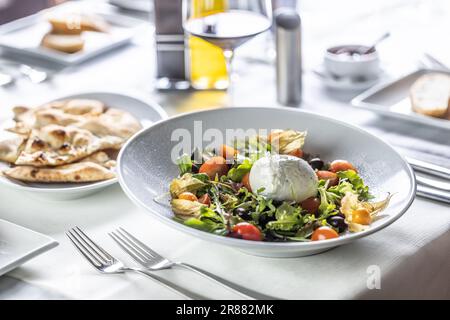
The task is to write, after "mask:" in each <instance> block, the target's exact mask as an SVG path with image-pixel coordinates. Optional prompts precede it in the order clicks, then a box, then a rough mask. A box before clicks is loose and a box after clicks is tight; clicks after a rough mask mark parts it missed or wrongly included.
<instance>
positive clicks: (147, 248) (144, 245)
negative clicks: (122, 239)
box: [119, 227, 164, 259]
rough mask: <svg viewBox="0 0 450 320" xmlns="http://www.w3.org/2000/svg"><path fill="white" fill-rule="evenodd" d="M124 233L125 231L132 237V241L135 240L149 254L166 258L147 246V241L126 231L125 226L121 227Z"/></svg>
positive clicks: (157, 257)
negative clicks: (144, 241)
mask: <svg viewBox="0 0 450 320" xmlns="http://www.w3.org/2000/svg"><path fill="white" fill-rule="evenodd" d="M119 230H120V231H122V233H124V234H125V235H126V236H128V238H130V239H131V240H132V241H134V242H135V243H136V244H137V245H138V246H139V247H141V249H143V250H145V251H146V252H147V253H148V254H150V255H152V256H153V257H154V258H156V259H164V257H163V256H162V255H160V254H159V253H157V252H155V251H154V250H152V249H151V248H150V247H149V246H147V245H146V244H145V243H143V242H142V241H140V240H139V239H137V238H136V237H134V236H133V235H132V234H130V233H129V232H128V231H126V230H125V229H124V228H122V227H120V228H119Z"/></svg>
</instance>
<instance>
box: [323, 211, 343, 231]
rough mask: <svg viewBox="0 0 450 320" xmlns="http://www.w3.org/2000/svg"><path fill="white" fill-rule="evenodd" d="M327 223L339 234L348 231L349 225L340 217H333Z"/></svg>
mask: <svg viewBox="0 0 450 320" xmlns="http://www.w3.org/2000/svg"><path fill="white" fill-rule="evenodd" d="M327 222H328V223H329V224H330V225H331V226H332V227H333V228H336V229H337V230H338V232H339V233H341V232H344V231H345V230H347V223H345V219H344V218H342V217H340V216H337V215H336V216H331V217H329V218H328V219H327Z"/></svg>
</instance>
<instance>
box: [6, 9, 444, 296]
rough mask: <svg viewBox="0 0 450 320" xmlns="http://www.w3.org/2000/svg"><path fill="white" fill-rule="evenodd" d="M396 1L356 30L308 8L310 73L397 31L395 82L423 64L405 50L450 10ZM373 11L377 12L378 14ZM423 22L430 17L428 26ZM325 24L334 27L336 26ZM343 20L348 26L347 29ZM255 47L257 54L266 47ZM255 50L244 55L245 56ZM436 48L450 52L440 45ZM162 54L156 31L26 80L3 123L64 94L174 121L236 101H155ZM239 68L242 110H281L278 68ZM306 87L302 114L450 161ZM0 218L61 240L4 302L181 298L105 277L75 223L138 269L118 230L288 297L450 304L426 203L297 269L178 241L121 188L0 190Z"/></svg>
mask: <svg viewBox="0 0 450 320" xmlns="http://www.w3.org/2000/svg"><path fill="white" fill-rule="evenodd" d="M397 2H398V3H397V4H396V6H394V7H391V8H390V9H386V10H385V11H381V10H380V11H379V12H378V11H377V12H376V14H372V15H367V16H364V13H361V15H360V16H358V17H352V21H353V23H354V24H353V25H351V24H349V23H348V21H347V20H345V19H344V20H343V19H342V18H340V17H339V16H338V15H335V16H337V17H338V18H337V19H335V20H334V23H335V24H336V25H335V26H334V27H333V26H331V21H332V20H330V19H329V14H331V12H332V9H333V8H332V9H330V10H329V11H327V10H323V11H322V10H321V8H311V7H308V5H311V6H312V4H309V3H305V4H304V7H305V12H304V23H303V25H304V32H305V38H304V39H305V42H304V47H305V66H306V68H307V69H310V68H311V67H313V66H314V65H315V64H316V63H317V62H318V59H319V58H320V52H321V50H322V48H323V47H324V46H326V45H329V44H332V43H334V42H341V41H345V40H346V39H351V38H350V36H352V40H354V41H358V39H359V40H361V41H364V40H365V42H367V41H370V40H367V38H369V37H370V39H372V38H375V37H376V36H377V35H378V34H380V33H381V32H383V31H384V30H385V28H390V30H391V31H392V32H393V36H392V38H391V39H389V40H388V41H386V43H385V44H384V45H383V47H382V48H380V50H381V51H382V53H383V54H384V55H383V57H384V58H385V62H386V65H387V66H389V72H390V73H391V74H392V75H395V74H401V73H403V72H405V71H408V70H410V69H412V68H414V63H415V59H416V57H417V55H414V54H407V55H405V54H401V52H402V51H406V52H414V53H417V52H418V51H417V49H418V48H417V47H418V44H417V43H418V40H416V41H414V42H409V39H410V38H411V37H412V35H411V34H412V33H414V34H415V36H416V37H418V38H419V35H422V36H423V35H426V34H427V33H426V31H425V30H424V29H423V28H424V26H431V23H430V21H434V23H433V25H432V26H433V27H432V28H431V29H429V30H431V31H428V32H433V30H434V29H433V28H436V26H440V27H442V25H444V26H445V24H444V23H445V22H444V21H443V20H445V19H443V18H442V17H445V10H448V11H447V14H448V13H449V11H450V9H449V8H447V7H446V6H445V5H444V1H440V2H438V1H437V2H436V3H438V4H439V5H441V6H442V7H441V8H438V9H435V8H434V7H430V8H428V7H425V9H424V11H417V8H422V7H421V6H424V4H423V2H414V3H413V4H406V2H405V1H400V0H398V1H397ZM331 3H333V1H331ZM352 4H355V3H354V2H352V1H345V2H343V3H342V5H343V6H344V7H345V6H347V5H348V6H350V5H352ZM384 5H386V3H384ZM444 9H445V10H444ZM367 10H368V12H370V8H368V9H367ZM443 10H444V13H442V11H443ZM319 12H322V14H319ZM423 12H425V13H427V14H428V16H426V17H422V14H423ZM417 16H420V17H422V18H423V20H417V19H416V20H415V21H416V23H417V24H418V25H417V26H416V28H415V29H414V30H413V31H412V28H413V26H414V25H413V24H411V23H410V22H411V21H410V19H411V20H414V19H415V18H417ZM367 17H368V18H367ZM425 18H426V19H427V20H426V21H425ZM438 18H440V19H438ZM319 21H321V22H322V23H328V24H330V26H329V27H328V28H325V27H324V25H321V24H320V23H319ZM342 21H346V22H345V25H342ZM354 26H357V28H356V27H354ZM325 30H328V31H327V32H325ZM330 30H334V31H333V32H331V31H330ZM447 30H449V29H447ZM308 32H309V33H308ZM256 42H257V41H256ZM253 45H254V46H255V47H257V44H256V43H254V44H253ZM251 46H252V45H250V44H249V45H248V46H247V48H242V50H241V53H240V54H241V57H242V56H244V55H245V54H246V52H248V50H249V47H251ZM437 48H438V49H439V48H440V44H439V43H438V44H437ZM408 50H410V51H408ZM153 51H154V50H153V40H152V35H151V30H150V28H149V32H148V33H147V34H142V35H140V36H139V37H138V38H137V39H136V40H135V43H134V44H133V45H131V46H128V47H126V48H123V49H120V50H117V51H115V52H113V53H111V54H108V55H107V56H105V57H103V58H100V59H96V60H93V61H90V62H88V63H86V64H84V65H82V66H80V67H79V68H76V69H72V70H67V71H65V72H63V73H61V74H59V75H58V76H56V78H55V79H54V81H52V82H51V83H45V84H41V85H32V84H30V83H29V82H27V81H26V80H25V79H23V80H21V81H20V82H19V84H18V85H17V86H16V87H14V88H11V89H7V90H5V89H0V101H2V105H1V106H0V120H4V119H5V118H7V117H8V116H9V114H8V112H7V110H8V109H9V108H10V107H12V106H13V105H14V104H17V103H27V102H28V103H33V101H45V100H46V99H48V98H51V97H52V96H54V95H55V94H57V95H62V94H65V93H69V92H74V91H77V90H80V91H81V90H83V91H84V90H88V89H89V90H101V89H102V88H103V89H105V88H106V89H108V90H117V91H119V92H120V91H123V90H124V89H126V90H128V91H129V90H130V89H131V90H134V91H136V92H139V93H140V94H146V95H148V96H149V97H152V98H154V99H155V100H157V101H158V102H160V103H161V105H163V106H164V107H165V108H166V110H167V111H168V113H169V114H171V115H173V114H176V113H179V112H185V111H189V110H193V109H199V108H205V107H212V106H221V105H224V104H225V103H226V94H225V93H223V92H191V93H158V92H154V91H153V89H152V88H153V73H154V53H153ZM388 58H389V59H388ZM236 62H237V65H236V67H237V69H238V73H239V75H240V79H239V83H238V85H237V88H236V89H237V90H236V93H235V95H236V104H237V105H276V98H275V86H274V69H273V66H271V65H268V64H260V63H249V62H247V61H245V60H244V59H242V58H241V59H239V53H238V56H237V61H236ZM304 82H305V83H304V84H305V86H304V103H303V105H302V107H303V108H305V109H309V110H312V111H315V112H320V113H324V114H328V115H330V116H334V117H337V118H340V119H342V120H344V121H348V122H351V123H355V124H358V125H361V126H363V127H365V128H366V129H368V130H370V131H373V132H376V133H377V134H379V135H381V136H382V137H384V138H385V139H386V140H387V141H389V142H391V143H393V144H394V145H396V146H397V147H399V150H400V151H402V152H405V153H413V154H415V155H417V154H418V153H420V155H421V156H422V157H423V158H424V159H429V160H433V161H436V162H440V163H443V162H444V161H445V160H443V159H445V158H446V157H447V159H448V158H450V142H449V141H448V132H440V131H434V130H431V129H430V128H427V127H418V126H417V125H409V124H400V123H398V122H397V121H395V120H387V119H382V118H379V117H377V116H375V115H373V114H371V113H369V112H364V111H357V110H354V109H352V108H350V107H348V101H349V99H350V98H351V96H352V95H354V93H353V94H342V93H337V92H332V91H329V90H325V89H323V88H322V86H321V83H320V81H319V80H318V79H317V78H316V77H315V76H314V75H312V74H311V72H306V73H305V77H304ZM343 115H344V116H343ZM430 139H431V140H432V141H433V144H432V145H431V147H432V148H434V149H433V150H434V153H430V152H429V153H428V155H427V154H423V153H422V151H423V150H421V149H422V148H421V146H422V145H423V144H424V141H425V140H430ZM427 148H430V144H427ZM411 149H412V151H411ZM447 162H448V161H447ZM444 164H445V163H444ZM0 218H2V219H6V220H10V221H12V222H15V223H17V224H20V225H23V226H25V227H29V228H31V229H34V230H36V231H39V232H42V233H45V234H48V235H50V236H52V237H54V238H55V239H56V240H58V241H59V242H60V245H59V246H58V247H56V248H55V249H53V250H51V251H49V252H47V253H45V254H43V255H42V256H39V257H37V258H35V259H33V260H32V261H30V262H28V263H26V264H24V265H23V266H22V267H20V268H18V269H16V270H14V271H12V272H10V273H9V274H8V275H7V276H4V277H1V278H0V298H1V299H16V298H42V299H45V298H47V299H58V298H77V299H79V298H82V299H179V296H178V295H176V294H175V293H173V292H171V291H168V290H166V289H164V288H163V287H161V286H160V285H159V284H158V283H155V282H153V281H151V280H150V279H146V278H142V277H141V276H139V275H125V276H103V275H101V274H99V273H97V272H95V271H94V269H92V268H91V267H90V266H89V265H88V264H87V263H86V262H85V261H84V260H82V258H81V257H80V256H79V254H78V253H77V252H76V251H75V250H74V248H73V247H72V245H71V244H70V243H69V241H68V240H67V238H66V237H65V235H64V231H65V230H67V229H68V228H69V227H72V226H75V225H79V226H80V227H83V228H85V229H86V230H87V232H88V233H89V234H90V235H92V236H93V238H94V239H95V240H98V242H100V243H102V244H103V245H104V246H105V247H106V248H107V249H108V250H110V251H112V252H113V253H114V254H115V255H117V256H118V257H120V258H121V259H123V260H124V261H127V262H130V263H131V261H130V260H129V259H127V257H126V256H125V255H124V254H123V253H122V252H121V251H120V249H119V248H118V247H117V246H116V245H115V244H114V243H113V241H112V240H111V239H110V238H109V237H108V236H107V232H109V231H111V230H113V229H114V228H117V227H119V226H122V227H125V228H126V229H128V230H130V231H133V232H134V233H136V235H138V236H139V237H141V238H143V239H144V240H145V241H146V242H148V243H150V244H152V246H153V247H154V248H155V249H156V250H157V251H159V252H160V253H162V254H164V255H167V256H168V257H170V258H176V259H179V260H183V261H186V262H190V263H192V264H195V265H198V266H199V267H202V268H204V269H207V270H210V271H211V272H213V273H215V274H217V275H219V276H222V277H224V278H226V279H229V280H231V281H234V282H236V283H239V284H241V285H243V286H246V287H248V288H251V289H253V290H256V291H260V292H263V293H266V294H270V295H272V296H275V297H279V298H292V299H294V298H296V299H314V298H319V299H320V298H332V299H342V298H447V299H448V298H450V273H449V271H450V254H449V253H450V208H449V206H447V205H444V204H440V203H437V202H432V201H428V200H423V199H420V198H418V199H416V200H415V202H414V203H413V205H412V206H411V208H410V209H409V210H408V212H407V213H406V214H405V215H404V216H403V217H402V218H401V219H400V220H398V221H396V222H395V223H394V224H393V225H391V226H389V227H388V228H386V229H384V230H382V231H380V232H378V233H377V234H375V235H372V236H370V237H367V238H364V239H362V240H359V241H357V242H355V243H352V244H350V245H346V246H343V247H339V248H337V249H334V250H331V251H329V252H326V253H323V254H320V255H316V256H311V257H304V258H297V259H268V258H260V257H253V256H250V255H246V254H244V253H241V252H238V251H235V250H232V249H229V248H226V247H222V246H219V245H217V244H212V243H207V242H204V241H201V240H198V239H195V238H193V237H191V236H188V235H185V234H183V233H180V232H178V231H174V230H172V229H170V228H169V227H167V226H165V225H163V224H161V223H159V222H157V221H156V220H154V219H153V218H151V217H150V216H148V215H147V214H146V213H145V212H144V211H142V210H141V209H139V208H137V207H135V206H134V205H133V204H132V203H131V201H130V200H128V198H126V196H125V195H124V194H123V192H122V191H121V189H120V187H119V186H118V185H115V186H112V187H110V188H108V189H107V190H105V191H103V192H100V193H98V194H96V195H94V196H91V197H88V198H84V199H80V200H76V201H70V202H65V203H58V202H47V201H43V200H39V199H33V198H28V197H26V196H25V195H22V194H20V193H18V192H16V191H13V190H8V189H5V188H3V187H0ZM371 266H375V267H376V268H380V269H379V270H380V271H381V289H380V290H377V289H374V290H369V289H368V286H367V281H368V279H369V276H370V275H369V273H370V271H371V270H372V269H371V268H373V267H371ZM368 268H369V269H368ZM368 271H369V273H368ZM161 275H162V276H164V277H167V278H168V279H170V280H171V281H173V282H174V283H177V284H179V285H183V286H185V287H186V288H189V289H190V290H192V291H194V292H196V293H197V294H200V295H203V296H204V297H207V298H223V299H227V298H237V297H236V296H235V295H234V294H232V293H230V292H227V291H226V290H223V289H220V288H218V287H216V286H215V285H213V284H211V283H209V282H207V281H204V280H202V279H201V278H198V277H197V276H194V275H192V274H189V273H187V272H184V271H172V270H167V271H162V272H161Z"/></svg>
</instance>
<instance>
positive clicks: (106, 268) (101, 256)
mask: <svg viewBox="0 0 450 320" xmlns="http://www.w3.org/2000/svg"><path fill="white" fill-rule="evenodd" d="M66 235H67V237H68V238H69V239H70V241H71V242H72V243H73V245H74V246H75V248H77V249H78V251H79V252H80V253H81V255H82V256H83V257H84V258H86V260H87V261H88V262H89V263H90V264H91V265H92V266H93V267H94V268H95V269H96V270H97V271H99V272H101V273H103V274H120V273H125V272H129V271H132V272H137V273H139V274H142V275H144V276H147V277H149V278H151V279H153V280H155V281H157V282H159V283H161V284H162V285H163V286H165V287H166V288H168V289H170V290H172V291H174V292H176V293H177V294H179V295H181V296H182V297H183V298H187V299H199V298H200V299H202V298H203V297H201V296H198V295H194V294H193V293H191V292H189V291H187V290H185V289H183V288H180V287H178V286H177V285H175V284H173V283H171V282H169V281H167V280H165V279H164V278H161V277H158V276H156V275H154V274H152V273H151V272H149V271H148V270H146V269H142V268H133V267H127V266H125V265H124V264H123V262H121V261H120V260H118V259H117V258H115V257H113V256H112V255H111V254H109V253H108V252H107V251H106V250H105V249H103V248H102V247H100V246H99V245H98V244H96V243H95V242H94V241H92V240H91V239H90V238H89V237H88V236H87V235H86V234H85V233H84V232H83V230H81V229H80V228H79V227H75V228H72V229H70V230H68V231H67V232H66Z"/></svg>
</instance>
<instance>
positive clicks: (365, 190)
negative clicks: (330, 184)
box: [337, 170, 372, 200]
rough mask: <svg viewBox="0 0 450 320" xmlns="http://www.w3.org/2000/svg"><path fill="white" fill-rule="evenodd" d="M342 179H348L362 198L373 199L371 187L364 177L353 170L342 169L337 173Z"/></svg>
mask: <svg viewBox="0 0 450 320" xmlns="http://www.w3.org/2000/svg"><path fill="white" fill-rule="evenodd" d="M337 175H338V177H339V179H340V180H341V181H348V182H349V183H351V184H352V186H353V190H354V193H357V194H358V196H359V199H360V200H368V199H371V198H372V196H371V195H370V193H369V187H368V186H366V185H365V184H364V181H363V179H362V178H361V177H360V176H359V175H358V173H356V172H355V171H353V170H346V171H340V172H338V173H337Z"/></svg>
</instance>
